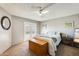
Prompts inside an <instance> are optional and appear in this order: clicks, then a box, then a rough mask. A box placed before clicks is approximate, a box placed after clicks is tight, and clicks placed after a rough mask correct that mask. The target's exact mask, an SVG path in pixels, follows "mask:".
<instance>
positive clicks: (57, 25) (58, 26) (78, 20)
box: [41, 14, 79, 37]
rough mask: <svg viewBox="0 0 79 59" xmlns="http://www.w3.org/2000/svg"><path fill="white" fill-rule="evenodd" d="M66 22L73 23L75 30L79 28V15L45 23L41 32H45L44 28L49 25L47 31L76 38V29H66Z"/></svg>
mask: <svg viewBox="0 0 79 59" xmlns="http://www.w3.org/2000/svg"><path fill="white" fill-rule="evenodd" d="M65 22H69V23H73V22H74V25H75V28H79V15H78V14H77V15H72V16H67V17H62V18H58V19H51V20H49V21H44V22H42V24H41V32H42V30H43V28H42V26H43V25H44V24H47V31H48V32H49V31H51V32H53V31H54V32H55V31H56V32H62V33H66V34H67V35H69V36H71V37H73V36H74V29H75V28H74V27H71V28H67V27H65Z"/></svg>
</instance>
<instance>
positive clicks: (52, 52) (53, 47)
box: [42, 35, 61, 56]
mask: <svg viewBox="0 0 79 59" xmlns="http://www.w3.org/2000/svg"><path fill="white" fill-rule="evenodd" d="M42 38H44V40H46V41H47V42H48V43H49V54H50V55H52V56H55V51H57V45H59V43H60V41H61V37H60V35H57V36H56V39H57V42H54V41H53V39H51V38H45V37H42Z"/></svg>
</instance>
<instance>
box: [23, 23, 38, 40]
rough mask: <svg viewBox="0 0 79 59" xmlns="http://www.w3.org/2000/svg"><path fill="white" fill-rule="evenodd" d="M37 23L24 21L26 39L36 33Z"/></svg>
mask: <svg viewBox="0 0 79 59" xmlns="http://www.w3.org/2000/svg"><path fill="white" fill-rule="evenodd" d="M36 27H37V26H36V23H30V22H24V41H26V40H29V39H30V38H32V37H34V36H35V35H36V32H37V31H36V30H37V29H36Z"/></svg>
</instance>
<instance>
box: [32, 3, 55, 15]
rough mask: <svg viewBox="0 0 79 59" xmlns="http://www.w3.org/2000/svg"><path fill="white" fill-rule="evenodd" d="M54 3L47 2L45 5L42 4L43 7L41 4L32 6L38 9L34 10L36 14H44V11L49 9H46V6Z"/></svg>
mask: <svg viewBox="0 0 79 59" xmlns="http://www.w3.org/2000/svg"><path fill="white" fill-rule="evenodd" d="M53 4H54V3H49V4H47V5H46V6H44V7H42V6H35V7H34V6H33V7H34V8H37V9H38V11H36V13H37V14H38V15H40V16H41V15H43V14H46V13H48V12H49V11H48V10H46V9H47V8H49V7H50V6H52V5H53Z"/></svg>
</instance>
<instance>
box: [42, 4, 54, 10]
mask: <svg viewBox="0 0 79 59" xmlns="http://www.w3.org/2000/svg"><path fill="white" fill-rule="evenodd" d="M53 4H55V3H49V4H48V5H47V6H46V7H44V8H42V9H41V11H43V10H44V9H46V8H48V7H50V6H52V5H53Z"/></svg>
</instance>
